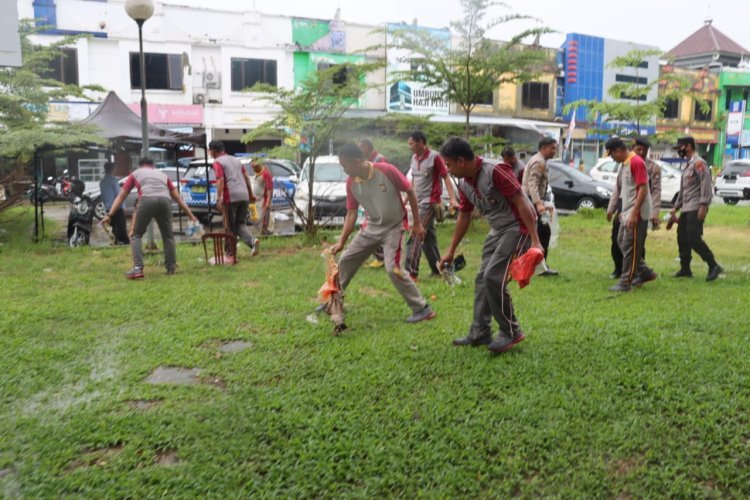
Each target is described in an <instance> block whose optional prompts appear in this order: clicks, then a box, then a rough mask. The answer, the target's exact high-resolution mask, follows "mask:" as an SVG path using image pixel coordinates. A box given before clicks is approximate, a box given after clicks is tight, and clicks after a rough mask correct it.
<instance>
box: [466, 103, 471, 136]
mask: <svg viewBox="0 0 750 500" xmlns="http://www.w3.org/2000/svg"><path fill="white" fill-rule="evenodd" d="M464 114H465V115H466V122H465V123H464V138H465V139H466V140H467V141H468V140H469V117H470V116H471V111H470V110H468V109H465V110H464Z"/></svg>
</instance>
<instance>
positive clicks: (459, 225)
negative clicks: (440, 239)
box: [438, 212, 536, 271]
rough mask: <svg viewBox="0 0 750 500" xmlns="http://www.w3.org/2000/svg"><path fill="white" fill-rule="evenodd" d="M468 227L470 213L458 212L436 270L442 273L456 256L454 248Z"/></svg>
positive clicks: (469, 225)
mask: <svg viewBox="0 0 750 500" xmlns="http://www.w3.org/2000/svg"><path fill="white" fill-rule="evenodd" d="M470 227H471V212H459V213H458V219H457V220H456V228H455V229H454V230H453V238H452V239H451V244H450V246H449V247H448V250H446V251H445V253H444V254H443V257H442V258H441V259H440V262H439V263H438V269H440V270H441V271H442V270H443V269H444V268H445V266H447V265H450V263H451V262H453V257H455V254H456V248H458V244H459V243H461V240H462V239H464V236H465V235H466V231H468V230H469V228H470ZM534 227H536V226H534Z"/></svg>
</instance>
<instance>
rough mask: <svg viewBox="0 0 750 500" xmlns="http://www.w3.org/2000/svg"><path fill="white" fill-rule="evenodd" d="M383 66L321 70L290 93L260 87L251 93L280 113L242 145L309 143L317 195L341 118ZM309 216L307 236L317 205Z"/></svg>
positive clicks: (305, 220) (304, 215)
mask: <svg viewBox="0 0 750 500" xmlns="http://www.w3.org/2000/svg"><path fill="white" fill-rule="evenodd" d="M382 65H383V63H382V61H381V62H373V63H361V64H350V63H344V64H341V65H337V66H333V67H330V68H328V69H324V70H319V71H317V72H315V73H313V74H312V75H311V76H310V77H308V78H307V79H305V80H303V81H302V82H301V84H300V86H299V87H298V88H295V89H287V88H282V87H273V86H270V85H267V84H257V85H255V86H253V87H252V88H250V89H246V90H247V91H249V92H255V93H257V94H259V95H260V98H261V99H263V100H265V101H267V102H268V103H269V104H270V105H271V106H273V107H274V108H276V109H277V110H278V111H277V113H276V116H275V117H274V118H273V119H272V120H269V121H267V122H265V123H263V124H261V125H260V126H259V127H258V128H255V129H253V130H252V131H250V132H248V133H247V134H245V135H243V136H242V138H241V140H242V142H245V143H249V142H253V141H254V140H256V139H259V138H261V137H268V136H272V137H279V138H281V139H284V140H285V141H289V142H290V143H292V144H293V143H296V142H299V141H301V140H306V143H307V146H308V150H307V151H306V153H307V154H309V158H310V165H311V166H310V176H309V181H308V182H309V184H308V192H309V193H312V192H313V179H314V175H315V174H314V172H315V161H316V159H317V157H318V156H320V155H321V154H324V152H326V151H327V148H328V142H329V139H332V138H333V137H334V134H335V132H336V131H337V129H338V126H339V122H340V120H341V117H342V116H343V115H344V113H345V112H346V110H347V109H349V108H350V107H352V106H353V105H354V104H356V103H357V102H358V101H359V99H361V98H362V96H363V95H364V94H365V92H366V91H367V90H368V88H370V85H368V84H367V83H366V77H367V75H368V74H369V73H371V72H373V71H375V70H377V69H379V68H381V67H382ZM307 208H308V209H307V213H300V214H299V216H300V218H301V219H302V221H303V223H304V226H305V232H306V233H307V234H308V235H312V234H314V233H315V232H316V231H317V226H316V225H315V220H314V217H313V205H312V203H308V207H307Z"/></svg>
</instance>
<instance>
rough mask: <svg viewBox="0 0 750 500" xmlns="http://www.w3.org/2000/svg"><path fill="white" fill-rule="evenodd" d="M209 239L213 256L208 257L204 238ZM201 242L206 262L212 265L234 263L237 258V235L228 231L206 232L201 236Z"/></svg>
mask: <svg viewBox="0 0 750 500" xmlns="http://www.w3.org/2000/svg"><path fill="white" fill-rule="evenodd" d="M209 238H210V239H211V241H212V243H213V249H214V256H213V257H212V258H211V259H209V258H208V246H207V245H206V240H207V239H209ZM201 241H202V242H203V253H204V254H205V256H206V262H208V263H209V264H210V265H212V266H225V265H234V264H236V263H237V261H238V260H239V258H238V257H237V237H236V236H234V235H233V234H229V233H206V234H204V235H203V236H202V237H201Z"/></svg>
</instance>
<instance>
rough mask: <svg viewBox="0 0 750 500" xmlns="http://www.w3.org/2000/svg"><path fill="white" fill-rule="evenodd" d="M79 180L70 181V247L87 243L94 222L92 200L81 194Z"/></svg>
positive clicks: (82, 184) (81, 185)
mask: <svg viewBox="0 0 750 500" xmlns="http://www.w3.org/2000/svg"><path fill="white" fill-rule="evenodd" d="M84 189H85V185H84V183H83V182H81V181H73V182H72V183H71V198H70V203H71V207H70V212H69V213H68V245H69V246H70V247H71V248H75V247H79V246H84V245H88V244H89V240H90V239H91V231H92V227H93V223H94V208H95V204H94V200H92V199H91V197H89V196H86V195H84V194H83V190H84Z"/></svg>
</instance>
